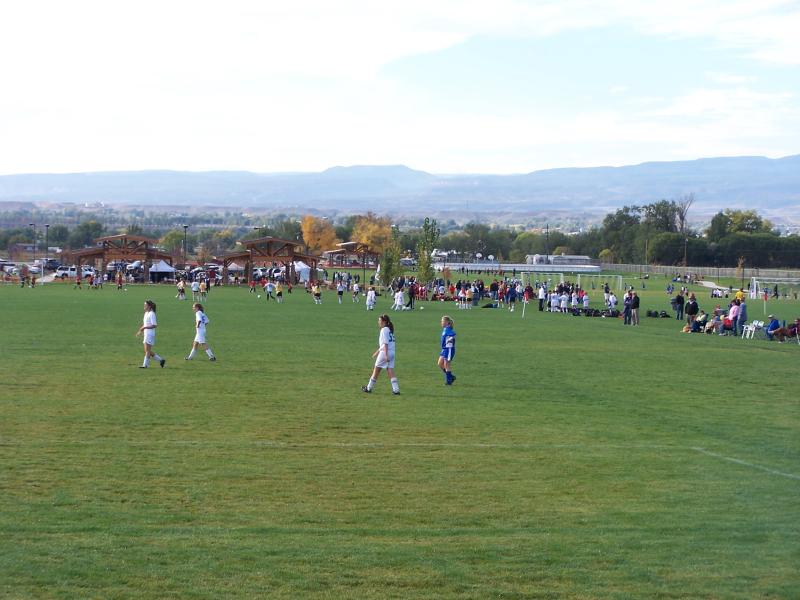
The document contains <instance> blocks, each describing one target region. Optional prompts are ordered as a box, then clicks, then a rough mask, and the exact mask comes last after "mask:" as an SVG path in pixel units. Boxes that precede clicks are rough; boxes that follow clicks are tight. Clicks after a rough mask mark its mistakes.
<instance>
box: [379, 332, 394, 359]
mask: <svg viewBox="0 0 800 600" xmlns="http://www.w3.org/2000/svg"><path fill="white" fill-rule="evenodd" d="M384 345H385V346H386V349H387V350H388V353H386V352H384V350H383V348H384ZM378 350H379V352H378V356H377V357H376V358H375V366H376V367H380V368H382V369H386V368H389V369H393V368H394V334H393V333H392V332H391V330H390V329H389V328H388V327H382V328H381V333H380V335H379V336H378Z"/></svg>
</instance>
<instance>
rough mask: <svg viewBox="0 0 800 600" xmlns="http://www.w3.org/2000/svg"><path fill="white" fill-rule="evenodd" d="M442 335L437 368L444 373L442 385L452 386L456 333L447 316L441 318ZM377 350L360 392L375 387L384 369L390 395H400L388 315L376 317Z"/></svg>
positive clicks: (392, 325) (393, 343) (369, 391)
mask: <svg viewBox="0 0 800 600" xmlns="http://www.w3.org/2000/svg"><path fill="white" fill-rule="evenodd" d="M441 325H442V335H441V346H442V348H441V352H439V359H438V361H437V363H436V364H437V366H438V367H439V368H440V369H441V370H442V372H443V373H444V384H445V385H453V382H454V381H455V380H456V376H455V375H453V371H452V370H451V367H452V362H453V359H454V358H455V356H456V332H455V330H454V329H453V319H451V318H450V317H448V316H447V315H445V316H443V317H442V320H441ZM378 328H379V329H380V333H379V334H378V349H377V350H376V351H375V352H373V353H372V357H373V358H374V359H375V366H374V367H373V369H372V374H371V375H370V377H369V381H368V382H367V385H365V386H363V387H362V388H361V391H363V392H365V393H367V394H369V393H371V392H372V389H373V388H374V387H375V383H376V382H377V381H378V376H379V375H380V374H381V371H382V370H383V369H386V374H387V375H388V376H389V382H390V383H391V385H392V394H394V395H395V396H399V395H400V384H399V383H398V381H397V377H396V376H395V373H394V358H395V337H394V323H392V319H391V318H390V317H389V315H381V316H380V317H378Z"/></svg>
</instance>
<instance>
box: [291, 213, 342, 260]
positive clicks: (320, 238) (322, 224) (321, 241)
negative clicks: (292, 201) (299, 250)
mask: <svg viewBox="0 0 800 600" xmlns="http://www.w3.org/2000/svg"><path fill="white" fill-rule="evenodd" d="M300 230H301V231H302V232H303V240H304V241H305V243H306V246H308V250H309V252H322V251H325V250H332V249H333V247H334V246H335V245H336V244H338V243H339V242H340V241H341V240H340V239H339V238H337V237H336V229H334V227H333V225H332V224H331V222H330V221H328V220H327V219H319V218H317V217H314V216H312V215H305V216H304V217H303V219H302V220H301V221H300Z"/></svg>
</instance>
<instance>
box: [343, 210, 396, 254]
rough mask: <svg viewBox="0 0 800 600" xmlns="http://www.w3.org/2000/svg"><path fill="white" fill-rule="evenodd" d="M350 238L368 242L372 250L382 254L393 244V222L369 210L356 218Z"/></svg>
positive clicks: (355, 240)
mask: <svg viewBox="0 0 800 600" xmlns="http://www.w3.org/2000/svg"><path fill="white" fill-rule="evenodd" d="M350 239H351V240H352V241H354V242H361V243H362V244H367V245H368V246H369V249H370V250H371V251H372V252H375V253H377V254H380V253H382V252H384V251H385V250H386V249H387V248H388V247H389V246H390V245H391V244H392V222H391V220H389V218H388V217H379V216H377V215H375V214H373V213H371V212H368V213H367V214H366V215H361V216H359V217H358V218H357V219H356V222H355V225H353V234H352V236H351V238H350Z"/></svg>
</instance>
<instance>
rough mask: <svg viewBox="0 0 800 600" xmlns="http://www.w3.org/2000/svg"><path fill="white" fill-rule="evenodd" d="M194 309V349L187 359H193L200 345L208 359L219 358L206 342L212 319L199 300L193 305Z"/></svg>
mask: <svg viewBox="0 0 800 600" xmlns="http://www.w3.org/2000/svg"><path fill="white" fill-rule="evenodd" d="M192 310H193V311H194V331H195V334H194V341H193V342H192V350H191V352H189V356H187V357H186V360H192V359H193V358H194V357H195V355H196V354H197V349H198V348H200V347H202V348H203V349H204V350H205V351H206V354H207V355H208V360H211V361H214V360H217V357H216V356H214V353H213V352H212V351H211V347H210V346H209V345H208V344H207V343H206V325H208V324H209V322H210V321H209V320H208V317H207V316H206V313H204V312H203V305H202V304H200V303H199V302H195V303H194V304H193V305H192Z"/></svg>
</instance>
